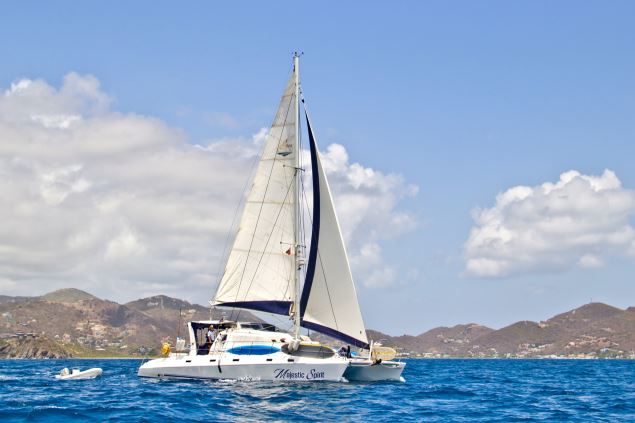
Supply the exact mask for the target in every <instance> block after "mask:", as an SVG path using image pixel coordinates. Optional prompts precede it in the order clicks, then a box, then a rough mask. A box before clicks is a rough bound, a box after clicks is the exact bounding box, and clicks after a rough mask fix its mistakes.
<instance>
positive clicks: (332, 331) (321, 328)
mask: <svg viewBox="0 0 635 423" xmlns="http://www.w3.org/2000/svg"><path fill="white" fill-rule="evenodd" d="M300 325H301V326H302V327H303V328H307V329H311V330H314V331H316V332H320V333H322V334H324V335H328V336H331V337H333V338H335V339H339V340H340V341H344V342H346V343H347V344H350V345H354V346H356V347H358V348H364V349H369V348H370V345H369V344H368V343H366V342H364V341H360V340H359V339H355V338H353V337H352V336H350V335H347V334H345V333H342V332H340V331H337V330H335V329H331V328H328V327H326V326H322V325H318V324H317V323H313V322H307V321H306V320H303V321H302V323H300Z"/></svg>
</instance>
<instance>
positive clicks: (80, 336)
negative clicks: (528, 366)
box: [0, 288, 635, 358]
mask: <svg viewBox="0 0 635 423" xmlns="http://www.w3.org/2000/svg"><path fill="white" fill-rule="evenodd" d="M223 314H224V313H223V312H222V311H220V310H213V311H211V310H210V308H209V307H205V306H202V305H199V304H192V303H189V302H187V301H184V300H181V299H178V298H173V297H169V296H166V295H154V296H151V297H146V298H140V299H137V300H134V301H129V302H127V303H125V304H118V303H116V302H114V301H109V300H104V299H100V298H98V297H96V296H94V295H92V294H90V293H88V292H85V291H82V290H79V289H75V288H65V289H61V290H57V291H53V292H50V293H47V294H44V295H41V296H35V297H23V296H22V297H11V296H7V295H2V296H0V337H1V338H5V341H1V340H0V342H5V347H3V346H2V345H0V351H2V349H1V348H5V351H12V352H10V353H6V354H4V356H8V355H10V354H13V355H12V356H29V351H36V352H37V354H40V355H41V354H42V351H54V353H55V354H56V356H60V354H63V352H61V350H60V349H59V348H57V347H54V346H52V345H53V344H51V343H50V342H49V341H48V340H49V339H50V341H51V342H52V343H54V344H56V345H61V346H62V347H64V346H66V347H67V348H66V350H68V351H67V354H68V355H69V356H73V355H86V354H93V353H94V354H101V355H110V356H120V355H128V356H129V355H140V356H141V355H147V354H156V353H157V352H158V347H159V345H160V343H161V342H162V341H164V340H169V339H172V340H173V339H174V337H175V336H176V334H181V336H184V335H185V333H186V330H187V327H186V322H187V321H190V320H207V319H210V318H213V319H217V318H220V317H221V316H222V315H223ZM242 316H243V318H242V319H241V320H244V321H261V319H260V318H258V317H257V316H255V315H253V314H251V313H249V312H247V311H243V312H242ZM368 336H369V338H370V339H373V340H374V341H379V342H381V343H383V344H384V345H389V346H393V347H395V348H397V349H399V350H400V351H401V352H402V353H403V354H405V355H410V356H423V357H576V358H583V357H584V358H593V357H633V358H635V307H629V308H627V309H624V310H623V309H620V308H617V307H613V306H610V305H607V304H603V303H589V304H585V305H582V306H581V307H578V308H575V309H572V310H569V311H566V312H564V313H560V314H557V315H555V316H552V317H551V318H549V319H547V320H544V321H540V322H533V321H519V322H514V323H512V324H510V325H507V326H505V327H502V328H500V329H493V328H489V327H487V326H483V325H480V324H478V323H467V324H459V325H454V326H451V327H446V326H441V327H436V328H433V329H430V330H428V331H426V332H423V333H421V334H419V335H407V334H404V335H400V336H391V335H387V334H384V333H382V332H379V331H375V330H372V329H369V330H368ZM25 337H29V339H31V338H38V337H39V338H42V339H44V340H45V341H46V342H44V341H42V343H40V344H42V345H44V346H45V347H46V348H40V344H38V346H37V348H36V347H34V345H35V344H34V343H33V342H22V343H20V342H17V343H16V342H13V341H12V342H13V343H12V344H11V345H10V346H9V347H11V348H12V349H11V348H9V347H7V346H6V342H7V341H6V339H13V338H19V339H22V338H25ZM318 338H319V339H320V340H322V341H324V342H327V343H331V344H332V345H334V346H335V345H337V344H339V341H335V340H332V339H331V340H329V339H328V338H325V337H323V336H319V337H318ZM20 345H29V347H28V348H26V347H24V348H22V349H23V350H24V349H25V348H26V350H25V351H27V352H19V351H18V352H16V349H18V350H19V349H20V348H19V347H20ZM0 356H3V354H2V352H0Z"/></svg>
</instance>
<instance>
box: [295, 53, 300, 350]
mask: <svg viewBox="0 0 635 423" xmlns="http://www.w3.org/2000/svg"><path fill="white" fill-rule="evenodd" d="M293 73H294V74H295V95H294V97H295V101H294V104H293V106H294V110H293V112H294V113H295V137H294V138H295V141H294V143H295V145H294V146H293V151H294V153H295V163H294V166H295V186H294V195H295V197H294V198H295V201H294V216H295V227H294V233H295V254H294V263H293V264H294V266H295V273H294V274H295V281H294V282H295V298H294V304H293V310H294V312H293V318H294V319H293V320H294V321H293V326H294V333H293V334H294V337H295V339H300V279H301V268H300V260H299V256H300V253H301V249H302V247H301V246H300V239H301V236H300V226H301V222H300V55H299V54H298V52H294V53H293Z"/></svg>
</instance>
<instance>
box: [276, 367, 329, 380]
mask: <svg viewBox="0 0 635 423" xmlns="http://www.w3.org/2000/svg"><path fill="white" fill-rule="evenodd" d="M273 377H274V379H292V380H298V379H306V380H314V379H324V372H318V371H317V370H315V369H311V370H310V371H309V372H308V373H305V372H294V371H291V370H289V369H275V370H274V371H273Z"/></svg>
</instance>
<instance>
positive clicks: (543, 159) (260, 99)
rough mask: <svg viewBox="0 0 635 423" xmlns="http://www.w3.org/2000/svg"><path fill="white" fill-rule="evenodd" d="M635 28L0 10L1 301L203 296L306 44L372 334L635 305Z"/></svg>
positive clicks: (626, 6) (367, 11) (590, 11)
mask: <svg viewBox="0 0 635 423" xmlns="http://www.w3.org/2000/svg"><path fill="white" fill-rule="evenodd" d="M634 15H635V5H634V4H633V3H632V2H626V1H614V2H609V3H607V2H599V1H588V2H568V1H562V2H547V1H543V2H540V1H539V2H528V1H527V2H497V1H486V2H469V1H465V2H460V1H453V2H441V1H438V2H431V1H430V2H428V1H426V2H414V1H413V2H400V3H391V4H390V5H388V4H387V3H380V2H345V3H342V2H321V3H320V4H310V3H309V2H284V1H281V2H275V3H273V4H264V3H261V2H245V3H241V4H238V5H237V4H231V5H230V4H224V3H221V2H214V3H212V2H190V3H188V5H187V7H184V6H175V5H173V4H170V3H168V2H160V1H159V2H157V1H153V2H135V3H134V4H129V2H109V3H107V4H98V3H86V4H79V3H77V2H63V1H56V2H47V3H41V2H7V3H4V4H3V8H2V13H1V14H0V38H1V39H2V40H4V41H3V42H2V43H0V58H1V59H0V63H1V66H0V93H1V94H0V222H2V223H1V224H0V294H5V295H39V294H42V293H44V292H48V291H51V290H54V289H57V288H61V287H69V286H74V287H77V288H80V289H85V290H87V291H89V292H91V293H93V294H95V295H98V296H101V297H104V298H108V299H112V300H116V301H130V300H133V299H136V298H140V297H143V296H148V295H156V294H167V295H172V296H176V297H179V298H184V299H187V300H189V301H192V302H196V303H200V304H206V302H207V300H208V299H209V298H210V297H211V295H213V293H214V289H215V286H216V283H217V281H218V274H219V272H220V270H222V267H223V265H224V263H223V262H222V255H223V249H224V247H225V245H226V244H227V239H228V232H229V230H230V227H231V222H232V219H233V217H234V214H235V209H236V205H237V204H238V202H239V200H240V198H241V196H242V195H243V188H244V186H245V183H246V182H247V179H248V178H247V177H246V175H248V173H249V169H250V167H251V165H252V164H253V161H254V158H255V157H256V155H257V151H258V146H259V145H260V143H261V142H262V139H263V134H264V133H266V130H267V127H268V126H269V124H270V123H271V120H272V118H273V115H274V113H275V110H276V107H277V104H278V101H279V97H280V95H281V93H282V90H283V88H284V84H285V82H286V79H287V78H288V76H289V72H290V70H291V53H292V52H293V51H295V50H299V51H303V52H304V55H303V56H302V58H301V61H302V62H301V63H302V64H301V74H302V76H301V78H302V87H303V92H304V95H305V97H306V98H307V103H308V104H309V107H310V110H311V115H312V121H313V125H314V126H315V128H314V129H315V132H316V136H317V138H318V143H319V145H320V148H321V150H322V154H323V157H324V161H325V163H326V167H327V170H328V172H329V175H328V176H329V179H330V180H331V181H333V182H332V183H333V186H332V188H333V191H334V197H335V203H336V207H337V210H338V213H339V215H340V219H341V225H342V230H343V232H344V236H345V239H346V243H347V246H348V250H349V255H350V259H351V264H352V271H353V276H354V278H355V281H356V285H357V291H358V296H359V299H360V304H361V308H362V312H363V315H364V318H365V321H366V325H367V326H368V327H370V328H374V329H378V330H382V331H384V332H386V333H389V334H393V335H398V334H402V333H409V334H415V335H416V334H419V333H422V332H424V331H425V330H427V329H430V328H433V327H436V326H439V325H445V326H450V325H454V324H459V323H468V322H477V323H481V324H485V325H488V326H490V327H494V328H500V327H503V326H505V325H507V324H510V323H512V322H514V321H517V320H525V319H526V320H543V319H546V318H548V317H551V316H553V315H555V314H557V313H560V312H563V311H566V310H568V309H571V308H574V307H577V306H580V305H582V304H585V303H587V302H589V301H601V302H605V303H608V304H611V305H614V306H618V307H622V308H624V307H628V306H633V305H635V281H634V276H633V275H635V228H634V225H635V219H634V217H635V166H633V162H634V159H633V157H635V119H634V112H635V54H633V46H634V45H635V27H634V26H633V25H632V17H633V16H634ZM338 199H339V200H338Z"/></svg>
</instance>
